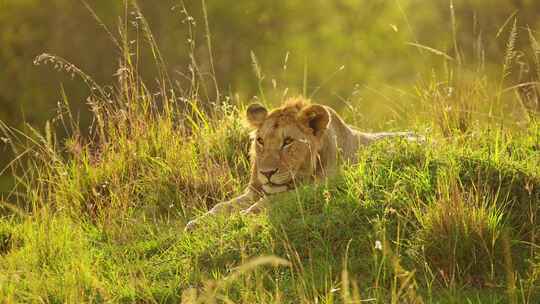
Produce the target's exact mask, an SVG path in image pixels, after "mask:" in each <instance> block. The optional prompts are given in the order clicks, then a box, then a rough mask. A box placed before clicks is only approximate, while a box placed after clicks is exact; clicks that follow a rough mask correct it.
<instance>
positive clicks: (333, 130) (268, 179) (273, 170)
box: [186, 97, 414, 230]
mask: <svg viewBox="0 0 540 304" xmlns="http://www.w3.org/2000/svg"><path fill="white" fill-rule="evenodd" d="M246 117H247V121H248V123H249V124H250V125H251V126H252V127H253V128H254V129H255V131H254V132H253V133H252V135H253V142H252V144H251V162H252V168H251V178H250V181H249V185H248V187H247V189H246V190H245V191H244V194H242V195H240V196H238V197H236V198H234V199H232V200H230V201H228V202H224V203H219V204H217V205H215V206H214V208H212V209H211V210H210V211H208V212H207V213H206V214H205V215H204V216H209V215H214V214H217V213H231V212H234V211H240V210H243V211H242V212H243V213H257V212H259V211H260V210H262V209H263V208H264V205H265V204H266V203H267V202H268V199H267V196H269V195H272V194H275V193H280V192H284V191H288V190H291V189H293V188H294V187H295V186H296V185H298V184H299V183H300V182H304V181H308V180H315V181H317V180H322V179H324V178H326V177H328V176H331V175H333V174H334V173H336V171H337V169H338V166H339V163H340V162H343V161H345V162H349V163H354V162H356V157H357V152H358V150H359V149H360V148H361V147H363V146H366V145H368V144H370V143H372V142H374V141H376V140H379V139H383V138H387V137H394V136H400V137H405V138H407V139H409V140H411V139H412V140H414V137H413V134H412V133H409V132H396V133H363V132H360V131H357V130H355V129H354V128H352V127H351V126H349V125H347V124H346V123H345V122H344V121H343V120H342V119H341V118H340V117H339V115H338V114H337V113H336V112H335V111H334V110H332V109H331V108H329V107H327V106H323V105H319V104H310V102H309V101H308V100H306V99H304V98H302V97H297V98H292V99H289V100H287V101H286V102H285V104H284V105H283V106H281V107H280V108H277V109H275V110H273V111H271V112H270V113H268V110H266V108H265V107H264V106H262V105H260V104H251V105H250V106H248V108H247V111H246ZM246 208H247V209H246ZM198 221H199V219H196V220H192V221H190V222H189V223H188V224H187V226H186V230H191V229H192V228H194V227H195V226H196V225H197V223H198Z"/></svg>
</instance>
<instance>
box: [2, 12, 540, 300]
mask: <svg viewBox="0 0 540 304" xmlns="http://www.w3.org/2000/svg"><path fill="white" fill-rule="evenodd" d="M224 9H225V8H224ZM179 10H181V11H182V13H183V14H185V16H186V20H188V21H190V20H191V19H190V18H189V17H190V15H189V14H188V11H187V10H186V8H185V7H180V8H179ZM126 12H127V13H126V14H125V15H123V17H122V20H124V21H126V20H127V21H130V22H120V24H121V25H120V27H119V34H118V35H116V34H113V31H111V30H110V29H109V28H108V27H107V26H106V25H105V24H104V23H99V22H100V21H99V18H98V24H101V25H102V26H103V27H105V29H106V32H108V33H109V34H110V36H109V38H110V39H112V41H113V44H114V45H116V46H117V47H118V50H117V53H119V54H120V58H119V59H118V62H119V66H118V69H117V72H116V74H115V83H114V84H113V85H111V86H102V85H99V84H98V83H97V82H96V81H95V80H94V79H93V78H92V77H90V76H89V75H87V74H86V73H85V72H84V71H82V70H81V69H79V67H77V66H75V65H73V64H72V63H70V62H68V61H67V60H65V59H63V58H61V57H57V56H55V55H50V54H43V55H41V56H39V57H37V58H36V60H35V63H36V64H39V65H48V66H51V65H52V67H56V68H57V69H58V70H60V71H64V72H67V73H68V74H73V75H74V76H75V77H77V78H79V79H81V83H83V84H85V85H87V86H88V91H89V97H88V99H87V103H88V106H89V109H90V111H91V115H92V125H91V128H90V131H86V130H85V129H83V128H82V127H81V126H80V123H79V121H78V119H77V115H76V114H75V113H73V112H72V110H71V108H70V101H69V100H68V97H67V95H66V94H64V93H63V94H62V96H63V99H62V101H61V102H60V103H58V111H57V112H58V116H57V118H56V119H55V120H54V121H51V122H49V123H47V124H46V127H45V128H44V131H40V130H38V129H36V128H33V127H31V126H26V127H25V128H24V129H23V130H21V129H18V128H14V127H11V126H9V125H7V124H5V123H1V124H0V129H1V131H2V133H3V135H2V138H3V139H4V141H5V142H6V144H8V145H9V146H10V148H11V149H12V150H13V151H14V153H13V154H14V155H16V158H15V160H14V161H12V162H11V163H10V164H9V166H8V167H7V169H6V170H7V172H12V173H13V176H14V177H15V186H14V187H13V190H12V191H11V192H10V193H9V194H8V195H6V196H5V198H4V200H3V201H1V203H0V301H1V302H5V303H20V302H45V303H82V302H92V303H93V302H97V303H103V302H107V303H108V302H126V303H131V302H140V303H178V302H181V303H364V302H366V303H538V301H540V240H539V238H540V152H539V151H540V122H539V120H538V118H539V116H538V111H539V103H538V79H539V78H540V47H539V44H538V42H537V38H536V37H537V32H535V31H534V30H533V29H529V28H525V27H523V26H520V24H519V23H518V22H519V19H518V17H519V15H518V14H512V15H510V17H508V18H507V20H506V21H504V20H503V22H502V24H501V27H500V28H498V30H497V36H501V37H502V36H505V37H506V39H505V42H504V44H505V52H504V56H501V57H500V58H499V59H500V64H499V67H498V69H492V68H490V69H488V68H485V67H484V63H485V62H482V61H478V62H477V61H473V59H472V58H469V57H467V53H466V52H464V51H460V50H462V49H463V48H464V47H463V48H462V47H461V42H458V41H457V39H454V43H452V47H451V48H450V51H446V50H445V51H443V50H440V49H437V48H432V47H429V46H426V45H423V44H420V43H415V45H416V46H415V47H417V48H420V49H422V52H421V53H419V54H418V55H417V56H423V57H428V56H434V57H435V58H437V60H436V61H435V60H434V63H431V64H433V66H431V68H432V72H431V73H427V74H423V75H420V76H419V77H418V81H417V82H416V84H414V85H410V86H409V87H404V88H400V89H395V90H393V89H389V90H388V91H385V94H384V95H383V96H381V97H380V99H379V102H380V103H383V104H384V106H382V107H377V110H376V111H374V112H369V109H367V110H365V111H359V110H358V109H359V108H358V107H359V104H358V100H356V99H354V94H353V96H352V97H351V98H344V99H342V100H341V102H342V103H344V104H345V105H346V106H345V107H343V108H341V109H340V112H341V114H342V115H343V116H344V117H346V119H347V120H348V121H349V122H350V123H352V124H355V125H357V126H359V127H366V126H369V128H375V127H377V128H383V127H384V128H385V129H398V127H399V126H404V125H406V126H408V129H410V130H414V131H415V132H417V133H419V134H422V135H424V136H425V137H426V138H427V141H426V143H414V142H406V141H400V140H393V141H384V142H380V143H377V144H375V145H372V146H370V147H367V148H366V149H363V150H361V151H359V159H360V161H359V163H358V164H354V165H344V166H343V167H342V168H341V171H340V174H339V175H338V176H336V177H335V178H333V179H331V180H328V181H326V182H323V183H319V184H311V185H304V186H302V187H300V188H298V189H296V190H295V191H292V192H290V193H285V194H280V195H276V196H274V197H273V199H272V200H273V205H272V207H271V208H270V209H269V210H267V211H266V212H264V213H263V214H260V215H256V216H241V215H233V216H231V217H217V218H212V219H208V220H206V221H205V222H204V224H203V225H201V226H200V227H199V228H198V229H197V230H195V231H193V232H191V233H184V232H183V228H184V225H185V223H186V222H187V221H188V220H190V219H192V218H193V217H195V216H197V215H200V214H201V213H202V212H204V211H205V210H208V208H210V207H211V206H213V205H214V204H216V203H217V202H221V201H223V200H226V199H228V198H231V197H233V196H235V195H237V194H238V193H239V192H240V191H242V189H243V187H244V186H245V185H246V182H247V180H248V172H249V157H248V146H249V136H248V133H249V129H248V128H247V126H246V125H245V124H244V122H243V113H244V109H245V108H244V107H245V104H246V102H244V100H243V99H242V97H241V96H240V95H236V94H233V93H230V92H227V91H226V90H223V89H222V87H220V84H219V83H218V80H219V78H217V77H215V74H213V77H208V76H207V75H206V73H205V72H203V71H202V69H201V68H200V63H199V62H198V61H197V60H196V59H195V57H192V58H193V60H192V61H191V62H190V64H189V68H188V69H187V70H186V71H184V73H183V74H182V75H183V79H184V80H186V81H187V83H188V85H185V84H184V85H183V86H176V85H175V82H174V77H172V76H171V75H170V73H169V71H168V70H167V68H166V67H167V64H166V62H165V59H164V58H163V55H162V54H161V53H160V51H159V48H158V45H157V43H156V37H155V36H154V35H153V33H152V32H151V29H150V27H149V25H148V22H147V21H146V19H145V18H144V15H143V14H142V13H141V12H140V10H139V8H138V6H136V5H134V4H130V5H127V6H126ZM129 12H133V13H131V14H130V13H129ZM204 15H205V16H207V12H205V13H204ZM450 16H451V17H450V18H451V19H452V18H454V17H455V12H454V10H453V9H452V10H451V11H450ZM210 20H211V19H210ZM131 21H132V22H135V23H134V24H133V23H131ZM208 21H209V19H205V18H204V17H203V18H202V19H201V20H200V22H202V23H203V24H207V25H208ZM455 22H456V21H455V20H454V21H453V22H452V24H451V28H453V29H454V30H455V24H456V23H455ZM188 23H189V22H188ZM186 26H189V24H188V25H186ZM133 27H135V28H136V29H137V30H136V31H135V32H134V29H133ZM205 28H206V30H205V31H206V34H207V36H208V37H211V29H210V27H205ZM133 35H135V37H133ZM137 35H138V36H137ZM135 38H139V39H135ZM454 38H455V36H454ZM492 38H493V37H492ZM133 39H135V40H133ZM493 39H495V38H493ZM524 39H525V40H526V41H527V42H528V43H527V44H524V45H525V47H526V48H527V49H523V50H521V49H520V45H521V44H519V43H518V41H520V40H524ZM133 41H135V42H133ZM145 42H147V45H146V48H148V49H149V50H150V53H151V54H153V57H152V58H153V60H154V62H155V70H156V71H157V72H156V75H155V79H156V80H157V81H156V82H157V85H155V86H154V85H149V84H146V83H145V81H144V79H145V78H144V77H142V76H141V71H140V69H141V67H140V65H139V61H138V60H137V59H138V57H137V54H138V53H139V52H141V51H140V49H141V48H142V47H143V45H144V44H145ZM521 43H522V44H523V42H521ZM204 45H205V46H206V47H207V49H212V40H210V38H209V40H205V41H204ZM476 50H477V51H478V52H479V54H482V49H481V46H480V45H479V46H478V47H477V49H476ZM218 56H219V54H214V57H213V59H212V60H211V61H210V62H209V65H212V61H214V60H215V61H217V60H219V59H218ZM473 58H476V57H473ZM468 60H469V61H472V62H473V63H472V64H467V63H466V62H467V61H468ZM526 60H528V61H526ZM251 61H252V68H253V70H254V74H255V76H253V78H254V79H255V80H256V81H257V86H258V100H259V101H260V102H263V103H266V104H267V105H269V106H271V105H278V104H279V103H280V100H281V97H282V96H287V95H290V94H293V93H295V92H293V93H290V92H289V90H288V89H287V88H286V87H280V85H281V83H282V80H280V79H278V80H274V81H272V80H270V79H266V78H265V76H264V75H265V72H264V67H263V66H262V65H261V64H260V61H259V59H258V57H257V55H256V54H255V53H253V54H252V56H251ZM435 62H436V63H435ZM525 62H530V64H525ZM387 64H388V63H387ZM281 68H283V67H281ZM210 69H212V68H210ZM426 70H429V68H426ZM495 70H496V71H498V72H493V71H495ZM303 73H304V75H305V76H304V77H303V78H304V79H307V78H308V77H309V75H310V74H309V68H308V69H307V70H304V71H303ZM381 73H382V72H381ZM525 73H527V75H528V76H527V77H528V78H527V79H528V80H527V81H519V82H515V81H516V79H518V80H519V77H520V75H525ZM285 81H286V80H283V82H285ZM320 85H322V86H326V85H328V86H331V85H332V84H331V83H330V84H326V83H321V84H320ZM297 91H300V92H305V95H308V96H309V95H312V97H313V100H314V101H315V102H320V103H326V101H325V99H324V98H320V97H318V96H317V94H316V93H317V91H318V88H311V89H310V87H309V86H308V85H307V81H305V82H304V86H303V87H299V88H298V89H297ZM392 91H395V92H394V93H391V92H392ZM386 93H387V94H386ZM388 94H390V95H388ZM338 99H339V98H338ZM395 100H399V102H398V101H395ZM328 103H330V102H328ZM384 108H387V110H386V111H387V113H386V114H381V112H384V110H381V109H384ZM388 109H389V110H388ZM388 112H391V114H388ZM371 113H377V115H375V114H374V115H370V114H371ZM380 117H386V118H387V120H386V121H385V122H384V123H381V122H380V120H379V118H380ZM389 118H393V119H395V120H391V119H389ZM397 120H399V122H397ZM388 121H390V122H388ZM59 129H60V130H61V131H57V130H59ZM399 129H401V128H399ZM64 134H68V135H67V137H64Z"/></svg>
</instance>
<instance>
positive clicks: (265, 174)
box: [261, 169, 278, 180]
mask: <svg viewBox="0 0 540 304" xmlns="http://www.w3.org/2000/svg"><path fill="white" fill-rule="evenodd" d="M277 171H278V169H275V170H270V171H261V174H262V175H264V176H266V178H268V180H270V177H272V175H274V174H275V173H276V172H277Z"/></svg>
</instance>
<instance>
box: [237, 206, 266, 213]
mask: <svg viewBox="0 0 540 304" xmlns="http://www.w3.org/2000/svg"><path fill="white" fill-rule="evenodd" d="M262 210H263V208H262V206H261V204H258V203H257V204H253V205H252V206H251V207H249V208H247V209H244V210H242V211H240V214H242V215H249V214H259V213H261V211H262Z"/></svg>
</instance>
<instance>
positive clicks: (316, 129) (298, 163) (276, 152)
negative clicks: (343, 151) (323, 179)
mask: <svg viewBox="0 0 540 304" xmlns="http://www.w3.org/2000/svg"><path fill="white" fill-rule="evenodd" d="M246 116H247V121H248V122H249V124H250V125H251V126H252V127H254V128H255V129H256V130H255V131H254V132H253V133H252V136H253V143H252V147H251V153H252V160H253V168H252V170H253V171H252V180H253V179H255V181H253V182H255V183H256V184H258V185H260V186H261V188H262V190H263V191H264V192H265V193H266V194H272V193H278V192H283V191H286V190H289V189H291V188H292V187H293V186H294V183H295V182H297V181H299V180H302V179H304V178H306V177H310V176H311V175H312V174H313V173H314V170H315V167H316V164H317V158H318V152H319V150H320V149H321V148H322V144H323V140H322V139H323V135H324V134H325V132H326V130H327V128H328V126H329V124H330V114H329V113H328V111H327V109H326V108H325V107H324V106H321V105H317V104H310V103H309V102H308V101H307V100H305V99H303V98H295V99H290V100H288V101H287V102H286V103H285V104H284V105H283V106H282V107H280V108H277V109H275V110H273V111H271V112H268V110H267V109H266V108H265V107H264V106H262V105H260V104H251V105H250V106H249V107H248V108H247V111H246Z"/></svg>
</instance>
